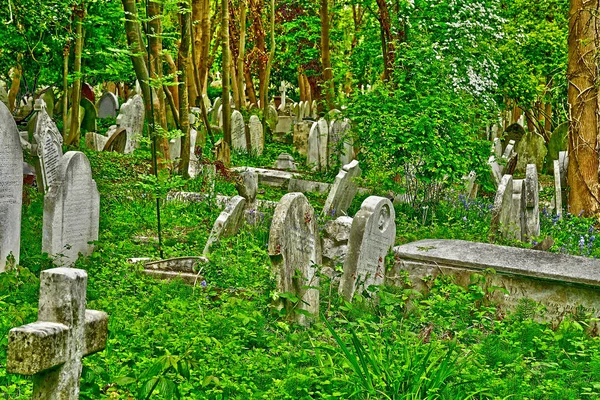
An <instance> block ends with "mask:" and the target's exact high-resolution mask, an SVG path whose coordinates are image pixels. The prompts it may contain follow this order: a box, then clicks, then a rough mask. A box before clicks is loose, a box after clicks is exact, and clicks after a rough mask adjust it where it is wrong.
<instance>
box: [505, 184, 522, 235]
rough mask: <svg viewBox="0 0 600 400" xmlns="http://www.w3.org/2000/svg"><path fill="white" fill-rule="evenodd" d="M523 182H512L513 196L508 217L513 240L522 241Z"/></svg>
mask: <svg viewBox="0 0 600 400" xmlns="http://www.w3.org/2000/svg"><path fill="white" fill-rule="evenodd" d="M524 185H525V180H524V179H514V180H513V195H512V206H511V216H510V232H509V233H510V234H511V238H512V239H514V240H523V236H524V225H525V193H524V191H525V188H524Z"/></svg>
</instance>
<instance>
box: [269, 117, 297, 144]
mask: <svg viewBox="0 0 600 400" xmlns="http://www.w3.org/2000/svg"><path fill="white" fill-rule="evenodd" d="M293 123H294V121H293V119H292V117H290V116H288V115H280V116H279V117H278V118H277V124H276V125H275V129H274V130H273V134H274V135H275V137H274V138H275V139H276V140H277V141H279V142H283V141H284V139H285V135H286V134H288V133H289V132H292V127H293Z"/></svg>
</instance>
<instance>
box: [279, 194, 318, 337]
mask: <svg viewBox="0 0 600 400" xmlns="http://www.w3.org/2000/svg"><path fill="white" fill-rule="evenodd" d="M269 257H270V258H271V264H272V266H273V272H274V275H275V279H276V285H277V291H278V292H279V293H292V294H294V295H295V296H296V297H298V298H299V299H300V301H299V302H297V303H294V302H291V301H290V300H289V299H288V298H283V297H279V298H278V300H276V306H277V307H278V309H282V308H285V309H286V311H287V316H288V318H289V319H291V320H295V321H296V322H298V323H299V324H301V325H308V324H309V323H310V320H311V318H309V317H307V316H306V315H304V314H302V313H296V312H295V311H294V310H295V309H296V308H298V309H300V310H304V311H306V312H308V313H309V314H311V315H312V316H314V317H317V316H318V314H319V289H318V287H319V276H318V274H317V265H320V264H321V241H320V239H319V231H318V226H317V218H316V215H315V210H314V209H313V208H312V206H311V205H310V203H309V202H308V200H307V199H306V197H304V195H303V194H302V193H288V194H286V195H284V196H283V197H282V198H281V201H280V202H279V203H278V204H277V207H276V208H275V212H274V214H273V221H272V223H271V229H270V232H269Z"/></svg>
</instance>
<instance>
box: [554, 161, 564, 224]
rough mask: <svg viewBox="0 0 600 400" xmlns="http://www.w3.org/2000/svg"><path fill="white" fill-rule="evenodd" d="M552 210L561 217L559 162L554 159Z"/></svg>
mask: <svg viewBox="0 0 600 400" xmlns="http://www.w3.org/2000/svg"><path fill="white" fill-rule="evenodd" d="M554 211H555V212H556V215H558V217H559V218H560V219H562V217H563V205H562V186H561V182H560V163H559V162H558V160H554Z"/></svg>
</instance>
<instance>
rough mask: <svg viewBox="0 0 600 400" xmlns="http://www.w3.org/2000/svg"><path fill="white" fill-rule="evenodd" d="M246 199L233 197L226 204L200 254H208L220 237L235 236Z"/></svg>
mask: <svg viewBox="0 0 600 400" xmlns="http://www.w3.org/2000/svg"><path fill="white" fill-rule="evenodd" d="M245 206H246V199H244V198H243V197H242V196H234V197H232V198H231V200H229V201H228V202H227V205H226V206H225V209H224V210H223V211H222V212H221V214H219V216H218V217H217V220H216V221H215V224H214V225H213V228H212V230H211V232H210V235H209V236H208V240H207V241H206V246H204V251H203V252H202V254H204V255H207V254H208V253H210V248H211V247H212V245H213V244H215V243H216V242H217V241H218V240H219V239H220V238H222V237H229V236H233V235H235V234H236V233H237V232H238V231H239V230H240V224H241V223H242V217H243V216H244V208H245Z"/></svg>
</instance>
